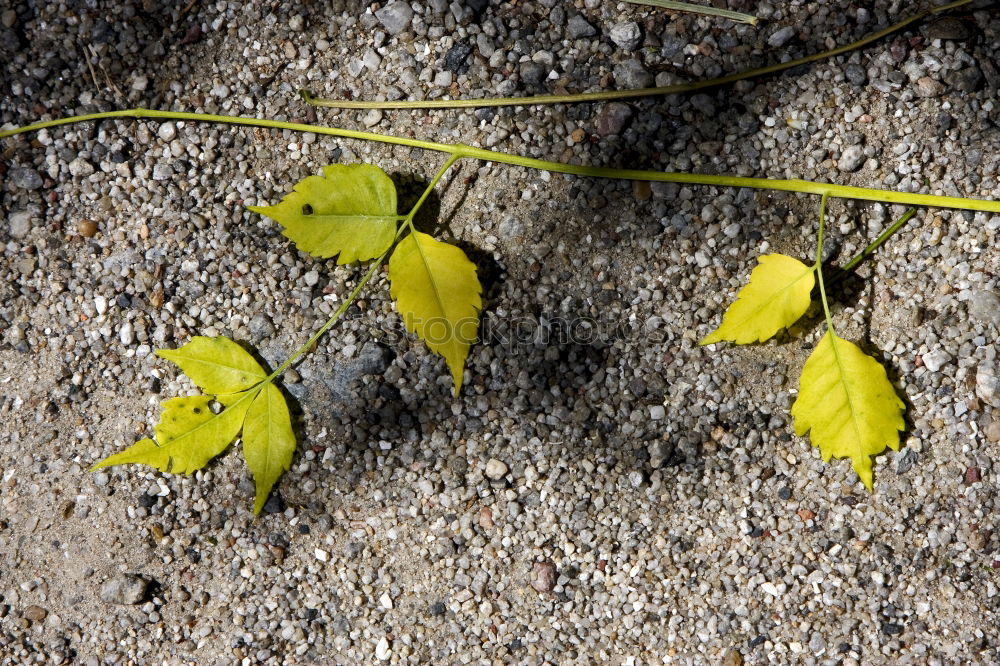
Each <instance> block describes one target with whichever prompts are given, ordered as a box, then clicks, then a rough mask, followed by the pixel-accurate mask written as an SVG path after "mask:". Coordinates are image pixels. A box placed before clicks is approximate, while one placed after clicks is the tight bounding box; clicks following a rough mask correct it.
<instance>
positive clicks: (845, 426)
mask: <svg viewBox="0 0 1000 666" xmlns="http://www.w3.org/2000/svg"><path fill="white" fill-rule="evenodd" d="M903 408H904V404H903V401H902V400H900V399H899V396H898V395H896V389H895V388H893V386H892V384H891V383H890V382H889V378H888V376H887V375H886V372H885V368H883V367H882V365H881V364H879V362H878V361H876V360H875V359H874V358H872V357H871V356H869V355H868V354H865V353H864V352H863V351H861V349H860V348H859V347H858V346H857V345H855V344H853V343H851V342H848V341H847V340H844V339H842V338H840V337H838V336H837V334H836V333H834V332H833V331H832V330H828V331H827V332H826V335H824V336H823V339H822V340H820V342H819V344H818V345H816V349H814V350H813V352H812V354H810V355H809V358H808V360H806V364H805V366H804V367H803V368H802V377H801V379H800V382H799V396H798V398H796V400H795V404H793V405H792V418H794V419H795V432H796V434H798V435H799V436H802V435H805V434H806V433H807V432H808V433H809V436H810V438H811V439H812V443H813V446H816V447H818V448H819V450H820V454H821V455H822V456H823V460H824V461H826V462H829V461H830V458H832V457H836V458H850V459H851V461H852V462H853V463H854V471H856V472H857V473H858V477H860V479H861V481H862V482H863V483H864V484H865V486H867V488H868V490H871V489H872V459H871V457H872V456H874V455H877V454H879V453H882V452H883V451H884V450H885V449H886V447H889V448H892V449H894V450H896V451H898V450H899V431H900V430H902V429H903V428H904V427H905V424H904V422H903Z"/></svg>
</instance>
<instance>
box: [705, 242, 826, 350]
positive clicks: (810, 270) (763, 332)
mask: <svg viewBox="0 0 1000 666" xmlns="http://www.w3.org/2000/svg"><path fill="white" fill-rule="evenodd" d="M815 273H816V269H815V268H814V267H813V266H806V265H805V264H803V263H802V262H801V261H798V260H797V259H792V258H791V257H789V256H786V255H784V254H765V255H764V256H762V257H761V258H760V259H758V263H757V267H756V268H754V269H753V272H752V273H750V282H749V283H748V284H747V286H745V287H744V288H743V289H742V290H741V291H740V293H739V295H738V296H737V299H736V302H735V303H733V304H732V305H730V306H729V309H728V310H726V314H725V315H723V317H722V324H721V325H720V326H719V328H717V329H715V330H714V331H712V332H711V333H709V334H708V335H707V336H706V337H705V338H704V339H703V340H702V341H701V344H703V345H709V344H712V343H713V342H719V341H721V340H729V341H731V342H735V343H737V344H740V345H745V344H747V343H749V342H757V341H761V342H763V341H764V340H767V339H769V338H771V337H772V336H773V335H774V334H775V333H777V332H778V331H780V330H781V329H783V328H787V327H789V326H791V325H792V324H793V323H795V321H796V320H797V319H798V318H799V317H801V316H802V315H803V314H805V312H806V310H808V309H809V294H810V293H811V292H812V288H813V283H814V282H815Z"/></svg>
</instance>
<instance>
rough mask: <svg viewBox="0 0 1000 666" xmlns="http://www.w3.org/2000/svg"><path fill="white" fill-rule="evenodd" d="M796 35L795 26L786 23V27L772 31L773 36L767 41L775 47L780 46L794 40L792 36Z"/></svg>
mask: <svg viewBox="0 0 1000 666" xmlns="http://www.w3.org/2000/svg"><path fill="white" fill-rule="evenodd" d="M794 36H795V28H794V27H793V26H790V25H786V26H785V27H784V28H781V29H779V30H776V31H775V32H773V33H771V36H770V37H768V38H767V43H768V44H769V45H770V46H773V47H774V48H780V47H782V46H784V45H785V44H787V43H788V42H790V41H792V37H794Z"/></svg>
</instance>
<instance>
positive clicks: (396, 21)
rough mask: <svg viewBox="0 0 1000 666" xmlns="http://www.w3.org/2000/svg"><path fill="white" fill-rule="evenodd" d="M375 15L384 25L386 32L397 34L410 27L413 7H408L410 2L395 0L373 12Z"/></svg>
mask: <svg viewBox="0 0 1000 666" xmlns="http://www.w3.org/2000/svg"><path fill="white" fill-rule="evenodd" d="M375 17H376V18H378V20H379V22H380V23H381V24H382V25H383V27H385V30H386V32H388V33H389V34H390V35H398V34H399V33H401V32H403V31H404V30H406V29H407V28H409V27H410V21H412V20H413V8H412V7H410V3H408V2H401V1H399V0H397V1H396V2H390V3H389V4H388V5H386V6H385V7H383V8H382V9H380V10H378V11H377V12H375Z"/></svg>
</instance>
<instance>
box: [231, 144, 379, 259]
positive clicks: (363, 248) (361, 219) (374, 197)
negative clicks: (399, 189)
mask: <svg viewBox="0 0 1000 666" xmlns="http://www.w3.org/2000/svg"><path fill="white" fill-rule="evenodd" d="M248 208H249V209H250V210H252V211H254V212H256V213H261V214H262V215H267V216H268V217H270V218H272V219H273V220H275V221H276V222H277V223H278V224H280V225H281V226H282V227H283V230H282V233H283V234H284V235H285V236H286V237H287V238H289V239H291V241H292V242H294V243H295V245H296V246H297V247H298V248H299V249H300V250H302V251H304V252H308V253H309V254H311V255H313V256H314V257H321V258H324V259H325V258H328V257H333V256H335V255H340V256H339V257H338V258H337V263H338V264H347V263H351V262H354V261H366V260H368V259H373V258H375V257H378V256H380V255H381V254H382V253H383V252H385V251H386V250H388V249H389V246H390V245H392V241H393V240H394V238H395V235H396V221H397V219H398V218H397V215H396V186H395V185H394V184H393V182H392V179H390V178H389V176H387V175H386V174H385V172H384V171H382V170H381V169H379V168H378V167H376V166H372V165H370V164H333V165H330V166H326V167H323V175H322V176H307V177H306V178H304V179H302V180H300V181H299V182H298V184H297V185H295V188H294V190H293V191H292V192H291V193H289V194H288V196H286V197H285V198H284V199H282V200H281V202H280V203H278V204H277V205H276V206H249V207H248Z"/></svg>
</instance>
